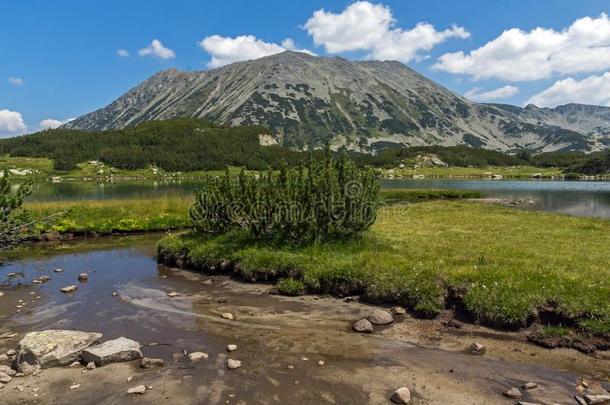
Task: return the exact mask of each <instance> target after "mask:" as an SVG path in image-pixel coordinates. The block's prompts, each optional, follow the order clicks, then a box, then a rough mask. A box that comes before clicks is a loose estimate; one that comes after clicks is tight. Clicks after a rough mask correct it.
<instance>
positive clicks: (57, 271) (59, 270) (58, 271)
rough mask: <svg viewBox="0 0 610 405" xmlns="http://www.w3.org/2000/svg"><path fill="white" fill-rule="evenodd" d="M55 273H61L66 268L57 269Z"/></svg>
mask: <svg viewBox="0 0 610 405" xmlns="http://www.w3.org/2000/svg"><path fill="white" fill-rule="evenodd" d="M53 271H54V272H55V273H61V272H62V271H64V269H55V270H53Z"/></svg>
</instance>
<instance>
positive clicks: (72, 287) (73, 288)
mask: <svg viewBox="0 0 610 405" xmlns="http://www.w3.org/2000/svg"><path fill="white" fill-rule="evenodd" d="M77 288H78V287H77V286H75V285H69V286H66V287H63V288H61V289H60V290H59V291H61V292H62V293H66V294H67V293H71V292H74V291H76V289H77Z"/></svg>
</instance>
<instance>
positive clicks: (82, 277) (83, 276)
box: [78, 273, 89, 282]
mask: <svg viewBox="0 0 610 405" xmlns="http://www.w3.org/2000/svg"><path fill="white" fill-rule="evenodd" d="M87 280H89V274H87V273H80V274H79V275H78V281H80V282H83V281H87Z"/></svg>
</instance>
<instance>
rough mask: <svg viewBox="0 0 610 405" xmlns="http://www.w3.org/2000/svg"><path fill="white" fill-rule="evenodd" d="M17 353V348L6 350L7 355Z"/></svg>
mask: <svg viewBox="0 0 610 405" xmlns="http://www.w3.org/2000/svg"><path fill="white" fill-rule="evenodd" d="M16 354H17V350H15V349H11V350H9V351H8V352H6V355H7V356H9V357H11V356H14V355H16Z"/></svg>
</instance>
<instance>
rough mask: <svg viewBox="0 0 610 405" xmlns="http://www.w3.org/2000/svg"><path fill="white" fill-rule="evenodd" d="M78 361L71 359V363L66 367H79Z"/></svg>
mask: <svg viewBox="0 0 610 405" xmlns="http://www.w3.org/2000/svg"><path fill="white" fill-rule="evenodd" d="M80 366H81V364H80V361H73V362H72V363H70V365H69V366H68V367H70V368H74V367H80Z"/></svg>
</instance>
